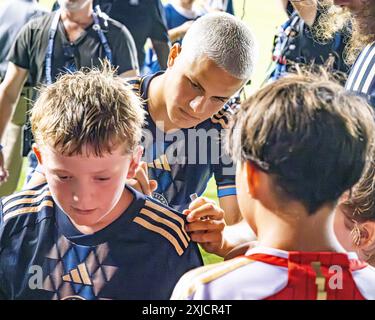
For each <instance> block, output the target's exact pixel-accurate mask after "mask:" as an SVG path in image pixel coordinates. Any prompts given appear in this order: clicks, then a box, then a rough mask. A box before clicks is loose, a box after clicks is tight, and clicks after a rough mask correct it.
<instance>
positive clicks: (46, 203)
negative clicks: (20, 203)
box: [4, 200, 53, 222]
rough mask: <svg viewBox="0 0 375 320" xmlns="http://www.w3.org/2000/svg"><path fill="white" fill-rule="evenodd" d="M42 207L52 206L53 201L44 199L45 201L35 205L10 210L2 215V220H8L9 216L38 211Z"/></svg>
mask: <svg viewBox="0 0 375 320" xmlns="http://www.w3.org/2000/svg"><path fill="white" fill-rule="evenodd" d="M44 207H53V202H52V201H51V200H45V201H42V202H41V203H40V204H39V205H38V206H36V207H27V208H20V209H17V210H14V211H11V212H9V213H8V214H5V215H4V222H6V221H7V220H9V219H10V218H13V217H15V216H18V215H21V214H25V213H34V212H39V211H40V210H42V208H44Z"/></svg>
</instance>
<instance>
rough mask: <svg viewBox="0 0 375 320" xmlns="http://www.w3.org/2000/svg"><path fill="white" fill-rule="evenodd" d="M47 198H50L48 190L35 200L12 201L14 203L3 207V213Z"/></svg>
mask: <svg viewBox="0 0 375 320" xmlns="http://www.w3.org/2000/svg"><path fill="white" fill-rule="evenodd" d="M47 196H51V192H50V191H49V190H45V192H43V193H42V194H40V195H38V196H37V197H36V198H21V199H17V200H14V201H11V202H10V203H8V204H6V205H5V206H4V207H3V213H4V214H6V212H7V211H8V210H9V209H11V208H13V207H15V206H18V205H20V204H32V203H35V202H39V201H41V200H43V198H45V197H47Z"/></svg>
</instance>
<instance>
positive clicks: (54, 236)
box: [0, 67, 202, 300]
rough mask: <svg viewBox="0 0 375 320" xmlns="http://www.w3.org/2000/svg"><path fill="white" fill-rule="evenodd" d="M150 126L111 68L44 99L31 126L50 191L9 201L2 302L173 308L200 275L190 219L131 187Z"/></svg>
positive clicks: (0, 240)
mask: <svg viewBox="0 0 375 320" xmlns="http://www.w3.org/2000/svg"><path fill="white" fill-rule="evenodd" d="M143 121H144V112H143V110H142V108H141V103H140V101H139V99H138V98H137V97H136V95H135V94H134V93H133V92H132V90H131V89H130V88H129V87H128V86H126V85H125V84H124V83H123V82H122V81H120V80H119V78H118V77H116V76H114V74H113V72H112V70H110V69H109V68H108V67H105V68H104V70H103V71H99V70H93V71H90V72H87V73H85V72H77V73H75V74H69V75H64V76H62V77H61V78H60V79H59V80H58V81H57V82H56V83H54V84H52V85H51V86H49V87H46V88H44V89H43V90H42V92H41V95H40V97H39V99H38V100H37V102H36V104H35V106H34V108H33V111H32V116H31V122H32V130H33V134H34V136H35V140H36V144H37V145H36V147H35V148H34V152H35V154H36V155H37V157H38V161H39V163H40V165H41V166H42V168H43V171H44V173H45V177H46V183H44V184H42V185H39V186H36V187H34V188H33V189H30V190H25V191H22V192H20V193H17V194H14V195H12V196H9V197H7V198H3V199H2V201H1V216H0V297H1V299H82V300H84V299H167V298H168V297H169V296H170V294H171V291H172V289H173V287H174V285H175V283H176V282H177V280H178V278H179V277H180V276H181V275H182V274H183V273H184V272H186V271H187V270H189V269H191V268H193V267H196V266H199V265H201V263H202V261H201V256H200V254H199V251H198V248H197V246H196V245H195V244H194V243H192V242H191V241H190V237H189V235H188V234H187V232H186V231H185V220H184V217H183V216H182V215H181V214H179V213H177V212H176V211H173V210H172V209H170V208H168V207H166V206H163V205H161V204H160V203H158V202H156V201H154V200H153V199H151V198H148V197H146V196H145V195H143V194H141V193H139V192H137V191H135V190H134V189H132V188H131V187H128V186H126V185H125V182H126V179H129V178H132V177H133V175H134V173H135V169H136V168H137V166H138V163H139V160H140V157H141V155H142V148H141V147H140V146H139V142H140V138H141V133H142V125H143Z"/></svg>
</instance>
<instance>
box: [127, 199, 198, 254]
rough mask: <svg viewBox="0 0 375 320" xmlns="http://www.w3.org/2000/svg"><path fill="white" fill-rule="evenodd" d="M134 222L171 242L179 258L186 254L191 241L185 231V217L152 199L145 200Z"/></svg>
mask: <svg viewBox="0 0 375 320" xmlns="http://www.w3.org/2000/svg"><path fill="white" fill-rule="evenodd" d="M133 222H135V223H136V224H138V225H139V226H141V227H142V228H143V229H145V230H147V232H151V233H152V234H154V235H157V236H160V237H162V238H163V239H164V240H165V241H167V242H169V244H170V245H171V246H173V247H174V249H175V251H176V252H177V254H178V255H179V256H181V255H182V254H183V253H184V252H185V250H186V249H187V248H188V246H189V243H190V241H191V239H190V237H189V235H188V233H187V232H186V230H185V224H186V219H185V216H184V215H183V214H181V213H180V212H178V211H176V210H174V209H172V208H170V207H168V206H165V205H163V204H162V203H160V202H158V201H157V200H155V199H152V198H150V197H146V198H145V201H144V205H143V206H142V208H141V209H140V210H139V213H138V214H137V216H136V217H135V218H134V219H133Z"/></svg>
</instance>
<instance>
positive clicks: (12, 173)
mask: <svg viewBox="0 0 375 320" xmlns="http://www.w3.org/2000/svg"><path fill="white" fill-rule="evenodd" d="M44 13H46V11H45V10H44V9H43V8H42V7H41V6H40V5H39V4H38V2H37V1H35V0H8V1H5V2H4V3H2V4H1V6H0V83H1V82H2V79H4V77H5V73H6V70H7V67H8V60H7V55H8V54H9V51H10V49H11V47H12V45H13V43H14V39H16V37H17V34H18V32H19V31H20V29H21V28H22V27H23V26H24V25H25V24H26V23H27V22H28V21H29V20H30V19H32V18H36V17H38V16H41V15H42V14H44ZM31 97H32V88H31V87H30V79H28V80H27V81H26V83H25V86H24V88H23V89H22V93H21V97H20V99H19V102H18V104H17V106H16V108H15V112H14V115H13V117H12V119H11V121H10V123H9V125H8V127H7V129H6V132H5V133H4V139H3V144H4V150H3V154H4V155H3V156H4V158H5V159H6V161H5V164H4V166H5V170H6V171H7V172H9V177H8V179H7V181H6V182H5V183H3V184H2V185H1V186H0V196H4V195H8V194H11V193H13V192H14V191H15V190H16V188H17V184H18V180H19V178H20V175H21V170H22V161H23V158H22V142H23V126H24V124H25V123H26V110H27V105H28V103H29V101H28V99H30V98H31ZM3 161H4V160H3ZM2 175H4V174H2Z"/></svg>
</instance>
